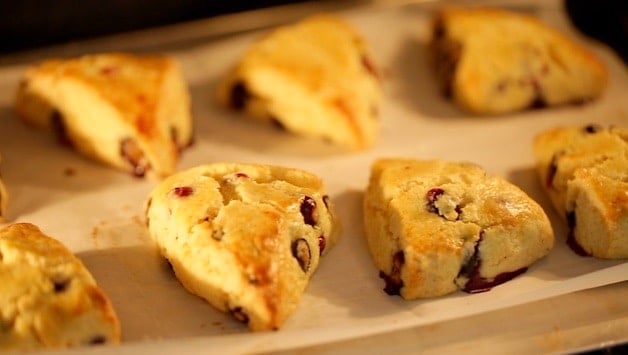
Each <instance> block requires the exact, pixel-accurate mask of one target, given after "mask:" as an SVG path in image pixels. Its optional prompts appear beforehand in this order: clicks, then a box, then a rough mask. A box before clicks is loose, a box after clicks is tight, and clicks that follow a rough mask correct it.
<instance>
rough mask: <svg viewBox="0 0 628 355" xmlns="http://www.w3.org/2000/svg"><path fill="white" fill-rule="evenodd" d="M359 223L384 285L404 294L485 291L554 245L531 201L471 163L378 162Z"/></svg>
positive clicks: (407, 296) (545, 222) (547, 226)
mask: <svg viewBox="0 0 628 355" xmlns="http://www.w3.org/2000/svg"><path fill="white" fill-rule="evenodd" d="M364 226H365V233H366V239H367V242H368V246H369V249H370V252H371V255H372V257H373V261H374V262H375V266H376V267H377V269H378V270H380V277H382V278H383V279H384V280H385V282H386V287H385V289H384V290H385V291H386V292H387V293H388V294H391V295H401V296H402V297H403V298H404V299H416V298H424V297H433V296H440V295H445V294H448V293H451V292H454V291H456V290H458V289H462V290H464V291H466V292H471V293H475V292H481V291H487V290H489V289H491V288H492V287H493V286H496V285H499V284H501V283H503V282H506V281H508V280H510V279H512V278H513V277H515V276H517V275H519V274H521V273H523V272H525V271H526V270H527V268H528V266H529V265H531V264H532V263H534V262H535V261H536V260H538V259H540V258H542V257H543V256H545V255H546V254H547V253H549V251H550V250H551V248H552V246H553V244H554V233H553V231H552V227H551V225H550V222H549V219H548V218H547V216H546V215H545V213H544V212H543V209H542V208H541V207H540V206H539V205H538V204H537V203H536V202H535V201H534V200H532V199H531V198H530V197H528V196H527V195H526V194H525V192H523V191H522V190H520V189H519V188H518V187H516V186H515V185H512V184H510V183H509V182H507V181H506V180H504V179H502V178H500V177H498V176H491V175H488V174H487V173H486V172H485V171H484V170H483V169H481V168H480V167H478V166H477V165H475V164H471V163H458V162H446V161H437V160H412V159H380V160H377V161H376V162H375V163H374V164H373V166H372V168H371V177H370V181H369V185H368V188H367V190H366V193H365V197H364Z"/></svg>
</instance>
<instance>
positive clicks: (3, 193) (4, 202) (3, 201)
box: [0, 175, 9, 222]
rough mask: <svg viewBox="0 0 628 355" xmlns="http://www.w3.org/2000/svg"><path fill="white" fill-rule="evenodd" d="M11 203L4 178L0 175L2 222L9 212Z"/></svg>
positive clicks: (0, 217) (0, 214) (0, 218)
mask: <svg viewBox="0 0 628 355" xmlns="http://www.w3.org/2000/svg"><path fill="white" fill-rule="evenodd" d="M8 202H9V195H8V194H7V189H6V188H5V187H4V184H3V183H2V176H1V175H0V222H2V221H4V215H5V213H6V210H7V203H8Z"/></svg>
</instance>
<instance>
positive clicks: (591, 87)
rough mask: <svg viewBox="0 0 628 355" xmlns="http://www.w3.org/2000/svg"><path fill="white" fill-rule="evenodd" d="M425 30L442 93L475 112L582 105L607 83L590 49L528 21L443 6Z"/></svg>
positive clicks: (501, 12) (496, 11) (510, 15)
mask: <svg viewBox="0 0 628 355" xmlns="http://www.w3.org/2000/svg"><path fill="white" fill-rule="evenodd" d="M433 31H434V33H433V39H432V44H431V46H432V49H433V51H434V62H435V65H436V68H437V73H438V76H439V78H440V81H441V82H442V84H443V89H444V91H445V94H447V95H448V96H450V97H451V98H452V99H453V100H454V101H455V102H456V103H457V104H458V105H460V106H461V107H463V108H465V109H467V110H468V111H470V112H473V113H476V114H501V113H508V112H514V111H520V110H524V109H527V108H537V107H545V106H556V105H563V104H573V103H582V102H586V101H589V100H592V99H595V98H598V97H599V96H600V95H602V93H603V91H604V89H605V88H606V85H607V76H608V74H607V70H606V68H605V66H604V64H603V63H602V62H601V61H600V60H599V59H598V58H597V57H596V56H595V55H594V54H593V53H592V52H591V51H589V50H588V49H587V48H585V47H584V46H583V45H582V44H579V43H576V42H575V41H574V40H572V39H570V38H569V37H567V36H566V35H564V34H563V33H561V32H559V31H558V30H556V29H554V28H552V27H550V26H548V25H546V24H545V23H543V22H541V21H540V20H538V19H536V18H535V17H533V16H530V15H525V14H521V13H516V12H509V11H505V10H499V9H494V8H467V9H465V8H445V9H442V10H441V11H439V12H438V14H437V15H436V17H435V21H434V29H433Z"/></svg>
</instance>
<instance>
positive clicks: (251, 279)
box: [146, 163, 338, 331]
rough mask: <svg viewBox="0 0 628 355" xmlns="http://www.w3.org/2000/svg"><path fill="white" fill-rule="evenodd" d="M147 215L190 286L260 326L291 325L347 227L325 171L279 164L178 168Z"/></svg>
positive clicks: (155, 194) (162, 249) (152, 201)
mask: <svg viewBox="0 0 628 355" xmlns="http://www.w3.org/2000/svg"><path fill="white" fill-rule="evenodd" d="M146 222H147V225H148V229H149V232H150V234H151V236H152V238H153V240H154V241H155V242H156V244H157V246H158V248H159V250H160V252H161V253H162V255H163V256H164V257H165V258H166V259H168V261H169V262H170V264H171V265H172V267H173V269H174V272H175V274H176V276H177V278H178V279H179V280H180V281H181V283H182V284H183V286H184V287H185V288H186V289H187V290H188V291H190V292H191V293H193V294H196V295H198V296H201V297H202V298H204V299H206V300H207V301H208V302H209V303H210V304H212V305H213V306H214V307H216V308H217V309H219V310H221V311H223V312H229V313H231V314H232V315H233V316H234V317H235V318H236V319H237V320H239V321H241V322H243V323H245V324H247V325H248V327H249V328H250V329H251V330H255V331H258V330H270V329H279V328H280V327H281V326H282V324H283V323H284V321H285V320H286V318H287V317H288V316H289V315H290V314H291V313H292V312H293V311H294V310H295V309H296V307H297V304H298V302H299V300H300V298H301V295H302V294H303V293H304V291H305V289H306V287H307V285H308V282H309V279H310V277H311V276H312V274H313V273H314V271H315V270H316V269H317V267H318V265H319V262H320V258H321V256H323V255H325V253H327V251H328V250H329V249H330V248H331V247H332V246H333V245H334V244H335V243H336V239H337V236H338V233H337V230H338V225H337V223H336V221H335V217H334V214H333V212H332V206H331V204H330V201H329V198H328V196H327V195H326V194H325V192H324V188H323V183H322V181H321V180H320V179H319V178H318V177H316V176H314V175H312V174H311V173H308V172H305V171H302V170H297V169H291V168H285V167H279V166H271V165H257V164H237V163H216V164H211V165H202V166H198V167H195V168H192V169H189V170H186V171H183V172H179V173H177V174H174V175H172V176H170V177H168V178H167V179H165V180H164V181H162V182H161V183H160V184H159V185H158V186H157V187H156V188H155V189H154V190H153V192H152V193H151V195H150V198H149V200H148V202H147V210H146Z"/></svg>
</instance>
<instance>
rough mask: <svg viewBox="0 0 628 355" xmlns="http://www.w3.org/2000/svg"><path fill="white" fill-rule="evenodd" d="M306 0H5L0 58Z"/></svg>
mask: <svg viewBox="0 0 628 355" xmlns="http://www.w3.org/2000/svg"><path fill="white" fill-rule="evenodd" d="M299 2H305V0H263V1H259V0H249V1H246V0H223V1H212V0H0V54H2V53H9V52H15V51H19V50H24V49H29V48H35V47H40V46H44V45H50V44H58V43H63V42H68V41H72V40H80V39H87V38H93V37H98V36H103V35H108V34H114V33H119V32H125V31H131V30H137V29H144V28H149V27H156V26H163V25H167V24H173V23H177V22H183V21H190V20H196V19H201V18H209V17H213V16H217V15H223V14H229V13H236V12H239V11H244V10H253V9H259V8H264V7H270V6H279V5H285V4H290V3H299Z"/></svg>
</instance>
